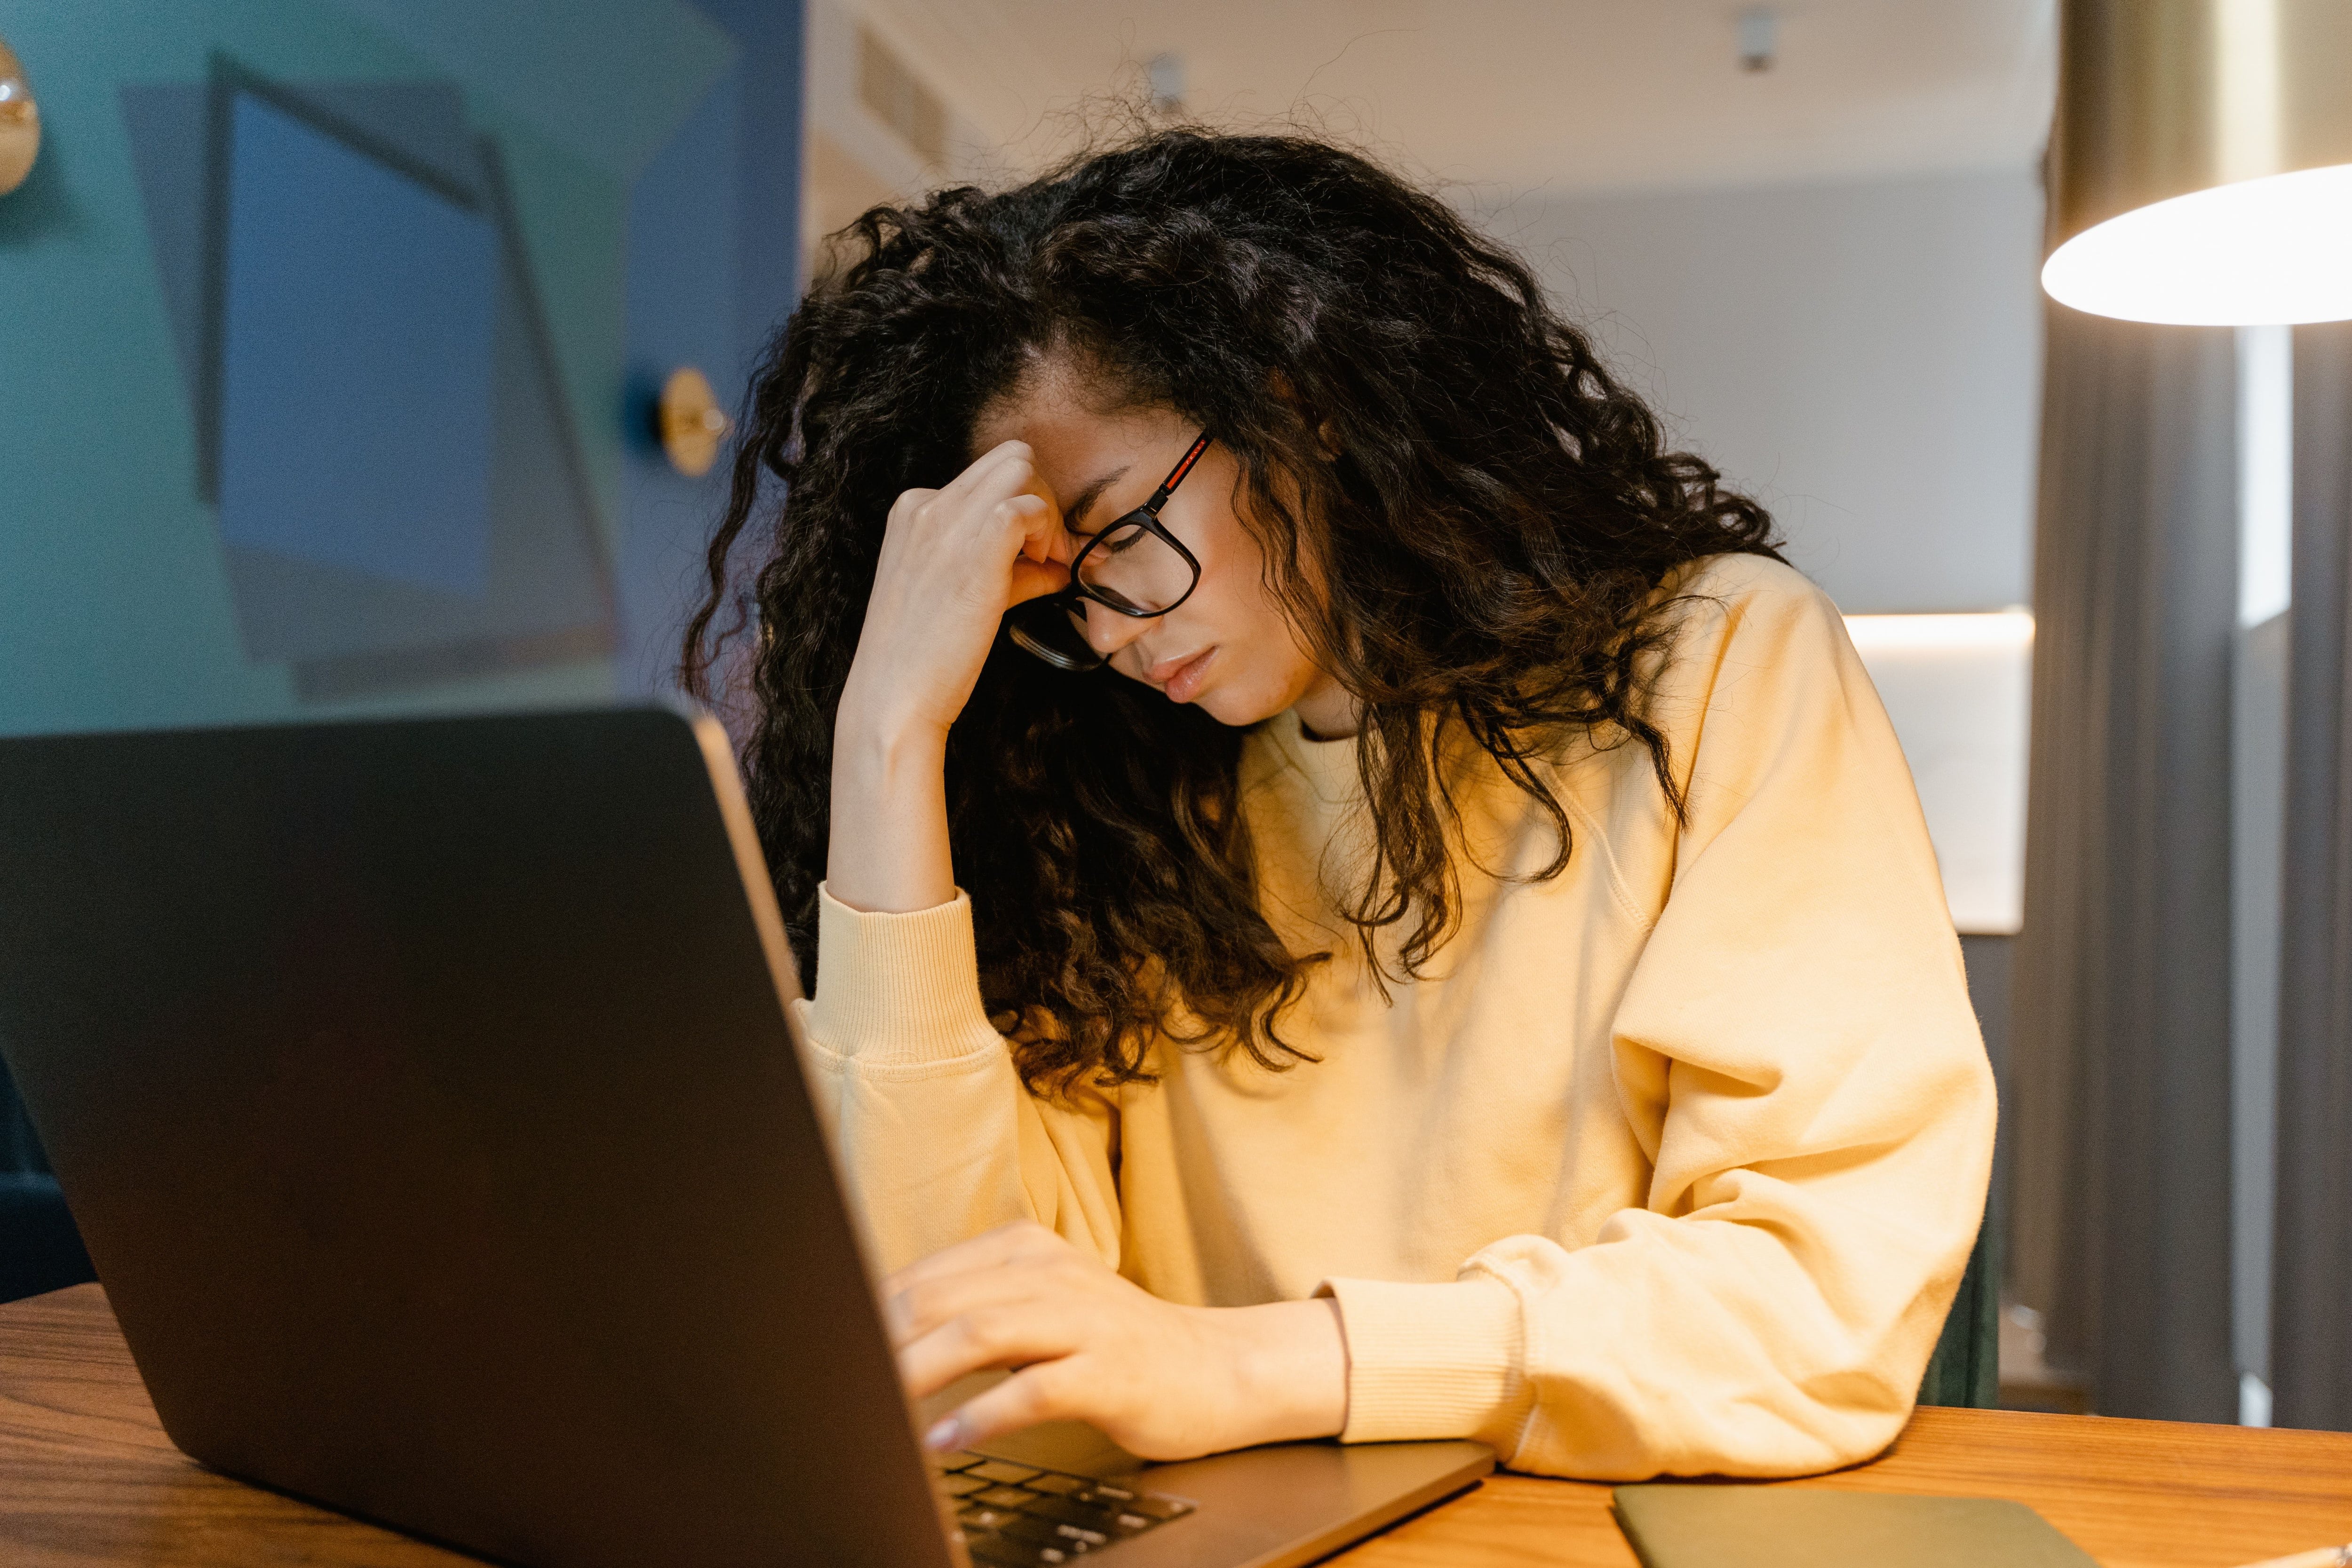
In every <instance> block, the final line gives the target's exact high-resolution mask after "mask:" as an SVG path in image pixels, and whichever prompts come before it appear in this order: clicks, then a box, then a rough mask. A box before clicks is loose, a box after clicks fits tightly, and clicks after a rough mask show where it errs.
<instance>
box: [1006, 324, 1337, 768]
mask: <svg viewBox="0 0 2352 1568" xmlns="http://www.w3.org/2000/svg"><path fill="white" fill-rule="evenodd" d="M1088 391H1089V389H1088V388H1087V387H1086V386H1085V384H1084V383H1083V382H1080V381H1079V380H1078V379H1077V378H1076V377H1075V376H1072V375H1069V374H1067V373H1057V372H1055V371H1051V370H1048V371H1043V372H1041V373H1039V374H1036V375H1034V376H1031V377H1029V378H1028V379H1027V380H1026V381H1025V382H1024V384H1023V385H1022V386H1020V387H1019V388H1017V389H1015V391H1014V392H1013V393H1012V394H1010V395H1008V396H1006V397H1003V398H1001V399H999V400H998V401H996V402H992V403H991V404H990V405H989V406H988V407H987V408H986V409H985V410H983V411H982V415H981V418H980V421H979V423H978V424H977V426H976V427H975V428H974V430H973V432H972V452H973V455H975V456H977V455H979V454H981V453H983V452H986V451H988V450H990V449H991V448H992V447H994V446H996V445H997V444H1000V443H1003V442H1006V441H1020V442H1025V443H1026V444H1028V446H1029V448H1030V450H1031V451H1032V452H1033V453H1034V455H1035V457H1036V464H1037V469H1038V472H1039V475H1040V476H1042V478H1043V479H1044V480H1045V485H1046V486H1048V487H1049V489H1050V490H1051V492H1052V497H1053V499H1054V501H1055V504H1056V505H1057V506H1059V507H1061V508H1062V517H1063V523H1064V526H1065V527H1066V528H1068V529H1069V530H1070V531H1071V532H1072V533H1073V534H1074V535H1076V536H1077V542H1078V543H1079V544H1081V545H1083V544H1084V543H1085V542H1086V538H1087V536H1089V535H1092V534H1093V533H1095V532H1097V530H1099V529H1100V528H1103V527H1105V526H1106V525H1108V523H1109V522H1110V521H1111V520H1112V519H1114V518H1116V517H1122V516H1124V515H1125V514H1127V513H1128V512H1130V511H1133V510H1134V509H1135V508H1136V507H1139V506H1141V505H1143V503H1144V502H1146V501H1147V500H1149V499H1150V497H1151V492H1152V491H1153V490H1154V489H1156V488H1157V487H1158V486H1159V484H1160V480H1162V479H1163V478H1165V477H1167V475H1168V471H1169V470H1170V469H1171V468H1173V467H1174V466H1175V465H1176V463H1177V460H1178V459H1179V458H1181V457H1182V456H1183V455H1184V451H1185V449H1186V448H1187V447H1189V446H1190V445H1192V439H1193V437H1194V436H1196V435H1198V434H1200V432H1199V431H1198V430H1196V429H1194V428H1192V426H1190V425H1187V424H1186V423H1183V422H1182V420H1181V419H1180V418H1179V417H1178V416H1177V415H1176V414H1175V413H1173V412H1172V411H1170V410H1167V409H1152V408H1119V409H1117V410H1115V411H1108V412H1107V411H1106V409H1105V408H1104V406H1103V403H1102V401H1101V400H1100V399H1099V397H1098V396H1095V397H1090V396H1089V395H1088ZM1239 476H1240V473H1239V465H1238V464H1236V463H1235V462H1234V456H1233V454H1232V453H1230V452H1228V451H1226V450H1225V449H1224V448H1223V446H1221V445H1217V444H1211V446H1210V447H1209V449H1208V451H1207V452H1206V453H1204V454H1203V455H1202V457H1201V460H1200V461H1199V462H1198V463H1197V464H1195V465H1193V467H1192V472H1191V473H1190V474H1188V475H1187V476H1185V479H1184V482H1183V484H1182V485H1181V486H1179V487H1178V489H1177V491H1176V494H1175V495H1174V496H1173V497H1171V499H1170V500H1169V502H1168V504H1167V506H1166V507H1163V508H1162V509H1161V511H1160V524H1161V526H1162V527H1164V528H1167V530H1168V531H1169V532H1170V533H1171V534H1173V535H1175V536H1176V537H1177V538H1180V539H1181V540H1183V541H1184V548H1185V549H1189V550H1191V551H1192V554H1193V556H1194V558H1195V559H1198V560H1199V561H1200V563H1201V583H1200V586H1199V587H1198V588H1196V589H1195V590H1193V591H1192V597H1191V598H1189V599H1187V600H1185V601H1184V602H1183V603H1181V604H1180V605H1178V606H1177V607H1176V608H1175V609H1174V610H1171V611H1170V612H1168V613H1167V614H1165V615H1161V616H1158V617H1155V618H1152V619H1150V620H1139V619H1136V618H1133V617H1129V616H1125V615H1119V614H1117V613H1114V612H1111V611H1110V610H1108V609H1106V608H1104V607H1103V606H1102V605H1099V604H1094V603H1087V606H1086V612H1087V642H1089V643H1092V644H1093V645H1094V647H1095V650H1096V652H1097V653H1101V654H1102V655H1103V656H1104V657H1105V658H1106V659H1108V661H1109V662H1110V666H1111V668H1112V669H1114V670H1116V671H1118V673H1119V674H1122V675H1125V676H1126V677H1127V678H1129V680H1135V681H1141V682H1142V683H1144V684H1145V685H1150V686H1153V687H1156V688H1158V689H1159V690H1160V692H1161V693H1162V694H1164V695H1166V696H1167V697H1168V699H1169V700H1170V701H1171V702H1189V703H1198V704H1199V705H1200V706H1201V707H1202V710H1203V711H1205V712H1206V713H1207V714H1208V715H1209V716H1211V717H1213V718H1214V719H1216V720H1217V721H1218V722H1220V723H1222V724H1230V725H1245V724H1255V723H1256V722H1257V721H1258V720H1260V719H1265V718H1271V717H1273V716H1275V715H1276V714H1278V713H1281V712H1284V711H1285V710H1286V709H1289V708H1293V707H1296V708H1297V709H1298V710H1299V717H1300V718H1301V719H1302V720H1304V721H1305V723H1306V725H1307V728H1308V729H1309V730H1311V731H1313V732H1314V733H1316V734H1318V735H1324V736H1337V735H1347V734H1349V733H1352V731H1353V730H1354V728H1355V713H1354V705H1353V704H1352V702H1351V701H1350V700H1349V696H1348V695H1347V692H1346V690H1345V688H1343V687H1342V686H1341V685H1339V682H1338V681H1337V680H1335V679H1334V678H1333V677H1332V676H1330V675H1329V674H1326V673H1325V672H1324V671H1323V670H1322V669H1321V668H1319V667H1318V665H1317V664H1315V662H1314V660H1313V659H1312V658H1311V657H1309V656H1308V654H1307V648H1306V644H1305V639H1304V638H1302V637H1301V636H1299V635H1298V633H1297V630H1296V629H1295V628H1294V627H1293V625H1292V623H1291V621H1290V617H1289V615H1288V614H1287V612H1285V610H1284V609H1283V607H1282V604H1281V602H1280V601H1278V600H1277V599H1276V597H1275V594H1274V591H1273V589H1272V587H1271V586H1270V585H1269V584H1268V582H1267V581H1266V572H1265V552H1264V551H1263V550H1261V549H1259V548H1258V542H1257V538H1256V537H1255V535H1253V534H1252V533H1251V532H1250V530H1249V529H1248V528H1246V527H1244V525H1243V523H1242V520H1241V518H1240V517H1236V516H1235V515H1234V496H1235V490H1236V481H1237V480H1238V478H1239Z"/></svg>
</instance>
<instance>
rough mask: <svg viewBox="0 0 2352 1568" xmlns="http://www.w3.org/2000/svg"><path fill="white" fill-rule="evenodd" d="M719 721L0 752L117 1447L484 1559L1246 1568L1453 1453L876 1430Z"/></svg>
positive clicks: (23, 1047)
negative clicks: (126, 1416)
mask: <svg viewBox="0 0 2352 1568" xmlns="http://www.w3.org/2000/svg"><path fill="white" fill-rule="evenodd" d="M799 994H800V989H799V983H798V980H797V978H796V976H795V972H794V969H793V960H792V956H791V952H790V950H789V948H788V947H787V946H786V944H785V941H784V938H783V932H782V923H781V921H780V920H779V918H778V915H777V910H776V905H775V901H774V896H773V894H772V889H771V885H770V883H769V880H768V874H767V871H766V867H765V865H764V863H763V862H762V861H761V854H760V850H759V845H758V841H757V839H756V837H755V836H754V833H753V831H752V827H751V815H750V812H749V810H747V808H746V806H745V803H744V799H743V793H742V789H741V787H740V783H739V781H738V779H737V777H736V773H735V768H734V762H733V758H732V755H731V753H730V747H729V746H728V743H727V740H726V737H725V735H724V734H723V732H722V731H721V730H720V729H719V726H718V725H717V724H716V723H714V722H713V721H712V720H711V719H709V717H708V716H702V715H699V714H697V713H692V712H687V711H683V710H676V709H671V708H666V707H646V708H637V709H617V710H616V709H605V710H599V711H594V712H577V713H554V714H536V715H525V716H496V717H475V718H455V719H406V720H385V721H367V722H353V723H335V724H313V725H292V726H284V727H260V728H239V729H214V730H183V731H173V732H160V733H142V734H115V735H93V736H76V737H41V738H30V739H9V740H0V1051H5V1056H6V1060H7V1064H8V1067H9V1069H10V1071H12V1072H13V1073H14V1074H15V1076H16V1082H17V1085H18V1087H19V1091H20V1092H21V1094H22V1096H23V1098H24V1100H25V1102H26V1105H27V1107H28V1109H29V1110H30V1112H31V1114H32V1119H33V1122H34V1125H35V1127H36V1129H37V1132H38V1133H39V1134H40V1136H41V1139H42V1141H43V1142H44V1144H45V1145H47V1149H48V1152H49V1155H50V1157H51V1159H52V1162H53V1163H54V1165H55V1166H56V1168H57V1172H58V1178H59V1180H60V1181H61V1182H62V1184H63V1185H64V1188H65V1192H66V1196H67V1198H68V1201H69V1203H70V1204H71V1205H72V1207H73V1211H74V1214H75V1217H76V1218H77V1219H78V1220H79V1223H80V1226H81V1228H82V1232H83V1235H84V1237H85V1239H86V1240H87V1241H88V1243H89V1252H90V1256H91V1258H92V1260H93V1261H94V1262H95V1263H96V1265H97V1268H98V1272H99V1275H100V1279H101V1281H103V1282H104V1285H105V1287H106V1291H107V1295H108V1299H109V1300H110V1301H111V1303H112V1305H113V1308H114V1311H115V1313H116V1316H117V1317H118V1318H119V1319H120V1320H121V1325H122V1332H123V1334H124V1337H125V1338H126V1339H127V1340H128V1342H129V1343H130V1347H131V1355H132V1357H133V1358H134V1359H135V1361H136V1362H137V1364H138V1367H139V1371H140V1375H141V1376H142V1378H143V1379H144V1380H145V1382H146V1385H147V1388H148V1391H149V1393H150V1394H151V1395H152V1396H153V1399H154V1404H155V1410H156V1414H157V1415H158V1416H160V1417H161V1418H162V1421H163V1429H164V1430H165V1432H167V1433H168V1434H169V1435H170V1437H171V1438H172V1440H173V1442H174V1443H176V1444H177V1445H178V1446H179V1447H180V1448H182V1449H183V1450H184V1451H185V1452H186V1453H188V1454H189V1455H191V1456H192V1457H194V1458H196V1459H198V1460H200V1461H202V1462H203V1463H205V1465H208V1466H210V1467H212V1468H213V1469H216V1470H220V1471H223V1472H225V1473H226V1474H228V1475H231V1476H236V1477H240V1478H243V1479H247V1480H249V1481H253V1482H256V1483H257V1484H259V1485H262V1486H265V1487H269V1488H274V1489H276V1490H281V1491H285V1492H290V1493H293V1494H295V1495H297V1496H299V1497H302V1498H307V1499H310V1500H314V1501H317V1502H320V1503H323V1504H325V1505H327V1506H329V1507H331V1508H334V1509H339V1510H341V1511H346V1512H349V1513H352V1514H356V1515H360V1516H362V1517H364V1518H367V1519H370V1520H373V1521H379V1522H381V1523H383V1524H387V1525H390V1526H393V1527H394V1528H396V1529H399V1530H403V1531H408V1532H410V1533H413V1534H415V1535H418V1536H422V1537H425V1538H427V1539H430V1540H433V1541H436V1542H443V1543H446V1544H448V1545H452V1546H455V1547H457V1548H459V1549H462V1550H464V1551H467V1552H474V1553H477V1554H478V1555H480V1556H483V1557H488V1558H491V1559H495V1560H498V1561H500V1562H505V1563H517V1564H526V1565H530V1568H604V1565H606V1564H611V1565H614V1568H618V1565H621V1564H627V1565H630V1568H641V1565H642V1564H645V1563H664V1564H677V1565H703V1564H709V1565H718V1564H749V1563H761V1564H799V1563H809V1564H814V1563H824V1564H845V1563H857V1564H877V1565H887V1568H950V1565H956V1564H962V1563H980V1564H985V1565H995V1564H1010V1563H1069V1562H1076V1561H1078V1560H1080V1559H1082V1558H1083V1559H1085V1560H1087V1561H1088V1562H1091V1561H1093V1560H1095V1559H1096V1558H1097V1557H1101V1558H1105V1559H1108V1562H1109V1563H1110V1564H1111V1565H1112V1568H1152V1565H1166V1564H1176V1563H1184V1564H1189V1565H1192V1568H1244V1565H1249V1568H1276V1565H1287V1564H1294V1563H1308V1562H1311V1561H1313V1560H1315V1559H1316V1558H1318V1557H1321V1556H1324V1555H1326V1554H1328V1553H1329V1552H1334V1551H1336V1550H1338V1549H1339V1548H1340V1547H1342V1546H1344V1545H1346V1544H1348V1543H1349V1542H1352V1541H1354V1540H1357V1539H1359V1538H1360V1537H1362V1536H1364V1535H1366V1534H1369V1533H1370V1532H1371V1531H1375V1530H1378V1529H1380V1528H1381V1527H1382V1526H1384V1525H1387V1524H1389V1523H1391V1522H1392V1521H1396V1520H1398V1519H1401V1518H1402V1517H1404V1516H1405V1515H1407V1514H1410V1513H1412V1512H1413V1511H1417V1510H1419V1509H1422V1508H1423V1507H1426V1506H1428V1505H1429V1504H1431V1503H1433V1502H1435V1501H1437V1500H1441V1499H1443V1498H1445V1497H1447V1496H1449V1495H1451V1494H1453V1493H1454V1492H1456V1491H1459V1490H1463V1489H1464V1488H1465V1487H1468V1486H1470V1485H1472V1484H1474V1483H1475V1481H1476V1480H1477V1479H1478V1478H1479V1477H1480V1476H1481V1475H1483V1474H1484V1473H1486V1471H1487V1470H1488V1469H1490V1468H1491V1467H1492V1465H1493V1456H1492V1455H1491V1454H1490V1453H1489V1452H1488V1451H1487V1450H1486V1448H1481V1447H1479V1446H1478V1445H1475V1444H1471V1443H1458V1442H1443V1443H1400V1444H1370V1445H1354V1446H1347V1447H1342V1446H1340V1445H1339V1444H1336V1443H1300V1444H1286V1445H1281V1446H1277V1447H1274V1448H1259V1449H1252V1450H1247V1451H1244V1452H1241V1453H1235V1454H1228V1455H1223V1456H1218V1457H1214V1458H1206V1459H1200V1460H1195V1461H1191V1462H1187V1463H1182V1464H1145V1463H1144V1462H1142V1461H1140V1460H1139V1459H1137V1458H1134V1457H1133V1456H1131V1455H1129V1454H1126V1453H1123V1452H1121V1451H1120V1450H1119V1449H1118V1448H1115V1447H1113V1446H1112V1445H1111V1444H1109V1443H1108V1441H1107V1440H1106V1439H1104V1438H1103V1437H1100V1436H1099V1435H1098V1434H1096V1433H1095V1432H1093V1431H1092V1430H1091V1429H1089V1428H1087V1427H1074V1426H1067V1425H1065V1426H1060V1427H1039V1428H1035V1429H1033V1430H1032V1431H1030V1432H1027V1433H1024V1434H1020V1435H1018V1436H1017V1437H1013V1438H1012V1439H1009V1440H1007V1441H1004V1442H1002V1443H997V1444H992V1445H990V1446H989V1448H987V1450H986V1451H985V1452H982V1453H973V1454H964V1455H957V1456H953V1457H951V1458H949V1459H948V1460H947V1461H946V1462H945V1463H944V1464H941V1463H940V1462H938V1461H935V1460H932V1459H929V1458H927V1457H926V1456H925V1454H924V1452H923V1450H922V1448H920V1446H919V1441H918V1437H917V1432H918V1426H917V1422H918V1420H919V1413H918V1412H915V1411H911V1410H910V1409H909V1408H908V1401H907V1398H906V1396H905V1394H904V1391H903V1389H902V1387H901V1385H900V1384H899V1382H898V1377H897V1374H896V1367H895V1364H894V1362H893V1359H892V1355H891V1350H890V1346H889V1343H888V1342H887V1336H886V1334H885V1332H884V1329H883V1326H882V1323H881V1322H880V1319H879V1316H878V1313H877V1307H876V1299H875V1282H876V1281H875V1275H874V1272H873V1270H872V1269H871V1268H870V1267H869V1266H868V1264H867V1263H866V1260H865V1256H864V1252H863V1242H862V1239H861V1237H860V1234H859V1230H858V1225H857V1221H856V1218H855V1217H854V1215H853V1214H852V1212H851V1210H850V1208H849V1207H848V1205H847V1204H846V1202H845V1198H844V1195H843V1187H842V1184H841V1181H840V1178H839V1175H838V1173H837V1171H836V1169H835V1165H834V1162H833V1158H832V1155H831V1152H830V1149H829V1146H828V1145H827V1142H826V1139H825V1135H824V1131H823V1129H822V1127H821V1125H820V1124H819V1121H818V1117H817V1114H816V1112H815V1108H814V1105H813V1103H812V1102H811V1098H810V1094H809V1091H808V1087H807V1084H806V1082H805V1081H804V1080H803V1076H802V1072H801V1068H800V1059H799V1054H798V1051H797V1049H796V1047H795V1044H794V1042H793V1038H792V1035H791V1033H790V1030H789V1027H788V1019H787V1014H786V1010H785V1004H786V1003H787V1002H788V1001H789V1000H791V999H792V998H795V997H797V996H798V995H799Z"/></svg>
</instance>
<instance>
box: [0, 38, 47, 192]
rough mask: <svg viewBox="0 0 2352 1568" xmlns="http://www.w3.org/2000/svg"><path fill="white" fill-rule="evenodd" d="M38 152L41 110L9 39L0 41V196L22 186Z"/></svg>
mask: <svg viewBox="0 0 2352 1568" xmlns="http://www.w3.org/2000/svg"><path fill="white" fill-rule="evenodd" d="M40 152H41V107H40V105H38V104H37V103H35V102H34V101H33V89H32V87H31V85H30V84H29V83H27V82H26V80H25V68H24V67H23V66H21V65H18V64H17V63H16V54H15V53H14V52H13V51H12V50H10V48H9V47H8V40H7V39H5V38H0V196H5V195H6V194H7V193H9V192H11V191H13V190H15V189H16V187H17V186H19V185H21V184H23V183H25V176H26V175H27V174H29V173H31V172H33V160H34V159H35V158H37V157H38V156H40Z"/></svg>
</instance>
